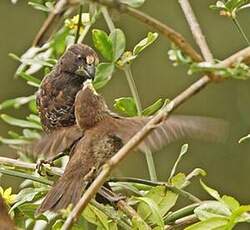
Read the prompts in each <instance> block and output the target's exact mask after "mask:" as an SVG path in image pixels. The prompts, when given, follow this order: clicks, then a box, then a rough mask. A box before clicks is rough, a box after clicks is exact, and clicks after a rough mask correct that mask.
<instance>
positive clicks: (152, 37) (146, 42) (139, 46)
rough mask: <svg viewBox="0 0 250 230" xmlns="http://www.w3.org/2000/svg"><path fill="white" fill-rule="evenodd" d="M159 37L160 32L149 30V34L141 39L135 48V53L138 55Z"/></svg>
mask: <svg viewBox="0 0 250 230" xmlns="http://www.w3.org/2000/svg"><path fill="white" fill-rule="evenodd" d="M157 38H158V33H152V32H149V33H148V36H147V37H146V38H144V39H143V40H141V41H140V42H139V43H138V44H137V45H136V46H135V47H134V49H133V55H135V56H137V55H138V54H139V53H141V52H142V51H143V50H144V49H145V48H147V47H148V46H149V45H151V44H152V43H153V42H154V41H155V40H156V39H157Z"/></svg>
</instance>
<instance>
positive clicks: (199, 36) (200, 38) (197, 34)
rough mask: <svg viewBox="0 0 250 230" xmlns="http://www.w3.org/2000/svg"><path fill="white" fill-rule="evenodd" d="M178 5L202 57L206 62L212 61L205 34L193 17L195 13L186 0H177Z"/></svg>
mask: <svg viewBox="0 0 250 230" xmlns="http://www.w3.org/2000/svg"><path fill="white" fill-rule="evenodd" d="M179 3H180V6H181V8H182V10H183V12H184V15H185V17H186V19H187V22H188V25H189V27H190V29H191V32H192V34H193V36H194V38H195V41H196V43H197V44H198V46H199V48H200V50H201V53H202V55H203V57H204V59H205V60H206V61H207V62H211V63H212V62H213V59H214V58H213V55H212V53H211V51H210V49H209V47H208V44H207V42H206V39H205V36H204V35H203V33H202V30H201V27H200V25H199V23H198V21H197V19H196V17H195V14H194V12H193V10H192V7H191V5H190V3H189V1H188V0H179Z"/></svg>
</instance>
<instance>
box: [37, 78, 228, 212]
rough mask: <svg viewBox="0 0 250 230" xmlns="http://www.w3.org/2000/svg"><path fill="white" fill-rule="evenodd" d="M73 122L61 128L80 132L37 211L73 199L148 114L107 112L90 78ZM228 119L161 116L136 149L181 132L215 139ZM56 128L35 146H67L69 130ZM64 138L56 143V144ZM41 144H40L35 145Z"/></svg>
mask: <svg viewBox="0 0 250 230" xmlns="http://www.w3.org/2000/svg"><path fill="white" fill-rule="evenodd" d="M75 118H76V124H75V125H73V126H71V127H67V129H80V130H81V131H82V133H84V135H83V136H82V137H81V138H80V139H79V140H78V141H77V142H76V143H75V144H74V146H73V147H72V148H71V152H70V158H69V162H68V163H67V165H66V168H65V171H64V173H63V175H62V176H61V177H60V178H59V179H58V180H57V181H56V182H55V184H54V185H53V186H52V188H51V190H50V191H49V192H48V193H47V195H46V197H45V199H44V200H43V201H42V203H41V205H40V207H39V208H38V210H37V213H42V212H44V211H47V210H50V211H53V212H58V211H59V210H60V209H65V208H67V207H68V205H70V204H72V205H73V206H74V205H76V203H77V202H78V201H79V199H80V197H81V195H82V193H83V192H84V190H85V188H86V187H87V186H88V185H89V184H90V183H91V182H92V181H93V180H94V179H95V177H96V176H97V175H98V173H99V171H100V169H101V166H102V165H103V164H104V163H105V162H106V161H107V160H108V159H110V158H111V157H112V156H113V155H114V154H115V153H116V152H117V151H118V150H119V149H120V148H121V147H122V146H123V145H125V144H126V143H127V142H128V141H129V140H130V139H131V137H132V136H133V135H134V134H135V133H136V132H138V131H139V130H140V129H141V128H142V127H143V126H144V125H145V124H146V123H147V122H148V121H149V120H150V119H151V117H122V116H119V115H117V114H115V113H113V112H111V111H110V110H109V108H108V106H107V104H106V102H105V100H104V98H103V97H102V96H101V95H100V94H98V93H97V92H96V91H95V89H94V87H93V85H92V83H91V81H90V80H87V81H85V82H84V85H83V88H82V89H81V90H80V91H79V92H78V93H77V95H76V99H75ZM227 129H228V124H227V122H226V121H224V120H222V119H216V118H208V117H199V116H184V115H173V116H170V117H169V118H168V119H167V120H165V121H162V123H161V124H159V126H157V127H156V128H155V129H154V130H153V132H151V134H149V135H148V136H147V137H146V138H145V139H144V141H143V142H142V143H140V144H139V145H138V149H139V150H144V149H145V148H146V147H147V148H148V147H149V148H150V149H151V150H159V149H160V148H161V147H163V146H164V145H166V144H168V143H171V142H173V141H175V140H179V139H180V138H184V137H191V138H196V139H202V140H209V141H217V142H220V141H222V140H223V139H224V137H225V136H226V133H227ZM58 133H59V131H58V130H56V131H55V132H53V133H51V134H49V135H47V137H44V138H45V140H42V142H40V143H39V141H38V143H36V146H40V149H42V147H41V145H43V146H44V143H45V142H46V141H48V142H47V144H48V145H51V146H47V147H45V148H46V149H48V148H51V149H53V151H55V152H58V151H62V150H63V149H62V148H67V147H68V146H67V145H68V144H67V140H68V139H70V136H71V130H70V131H69V132H65V133H64V136H63V135H58ZM61 142H62V143H64V144H63V145H61V144H60V143H61ZM41 143H42V144H41Z"/></svg>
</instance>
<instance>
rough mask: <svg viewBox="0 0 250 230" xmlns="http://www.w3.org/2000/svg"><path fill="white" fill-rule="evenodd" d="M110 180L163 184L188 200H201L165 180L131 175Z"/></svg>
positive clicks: (152, 184) (197, 201)
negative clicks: (151, 179) (158, 180)
mask: <svg viewBox="0 0 250 230" xmlns="http://www.w3.org/2000/svg"><path fill="white" fill-rule="evenodd" d="M110 181H112V182H131V183H137V184H145V185H150V186H165V187H166V188H167V189H169V190H170V191H172V192H174V193H176V194H179V195H180V196H182V197H184V198H187V199H188V200H190V201H192V202H194V203H199V202H201V200H200V199H199V198H198V197H196V196H194V195H193V194H191V193H189V192H187V191H185V190H183V189H182V188H177V187H175V186H173V185H171V184H168V183H166V182H156V181H155V182H154V181H149V180H144V179H138V178H132V177H118V178H111V179H110Z"/></svg>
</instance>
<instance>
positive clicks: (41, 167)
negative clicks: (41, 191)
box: [36, 160, 54, 176]
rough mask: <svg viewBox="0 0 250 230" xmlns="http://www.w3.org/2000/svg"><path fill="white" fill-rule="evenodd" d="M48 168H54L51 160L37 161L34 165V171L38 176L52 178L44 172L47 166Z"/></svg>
mask: <svg viewBox="0 0 250 230" xmlns="http://www.w3.org/2000/svg"><path fill="white" fill-rule="evenodd" d="M46 165H49V167H52V166H54V161H53V160H39V161H38V162H37V164H36V170H37V172H38V174H39V175H40V176H52V175H51V174H50V173H48V171H47V170H46V168H47V166H46Z"/></svg>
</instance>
